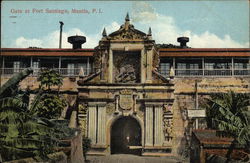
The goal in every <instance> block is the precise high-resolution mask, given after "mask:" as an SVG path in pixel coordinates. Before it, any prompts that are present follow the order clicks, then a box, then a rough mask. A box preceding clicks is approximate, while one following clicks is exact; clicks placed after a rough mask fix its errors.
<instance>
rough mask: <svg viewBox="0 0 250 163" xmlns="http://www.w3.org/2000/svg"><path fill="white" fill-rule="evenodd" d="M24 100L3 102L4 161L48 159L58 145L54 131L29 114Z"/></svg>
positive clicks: (0, 123) (0, 148)
mask: <svg viewBox="0 0 250 163" xmlns="http://www.w3.org/2000/svg"><path fill="white" fill-rule="evenodd" d="M25 96H26V94H17V95H16V96H12V97H5V98H2V99H1V100H0V153H1V155H2V158H3V160H5V161H6V160H13V159H18V158H22V157H32V156H35V155H37V156H40V157H43V158H45V157H46V154H48V153H50V152H51V149H52V148H51V147H52V146H51V145H53V144H55V143H56V141H54V140H53V139H51V135H50V133H51V129H50V128H49V127H48V126H46V125H45V124H42V123H39V122H38V121H37V120H36V119H34V118H33V117H32V116H31V115H30V114H29V110H28V109H27V106H28V103H27V101H26V100H24V99H25V98H26V97H25Z"/></svg>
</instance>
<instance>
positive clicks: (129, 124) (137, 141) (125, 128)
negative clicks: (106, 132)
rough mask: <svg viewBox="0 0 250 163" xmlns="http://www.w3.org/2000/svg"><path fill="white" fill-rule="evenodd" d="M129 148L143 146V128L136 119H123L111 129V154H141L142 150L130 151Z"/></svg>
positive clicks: (116, 122) (117, 121)
mask: <svg viewBox="0 0 250 163" xmlns="http://www.w3.org/2000/svg"><path fill="white" fill-rule="evenodd" d="M129 146H130V147H131V146H141V127H140V124H139V123H138V122H137V120H136V119H134V118H132V117H122V118H119V119H118V120H116V121H115V123H114V124H113V126H112V129H111V154H118V153H123V154H136V155H140V154H141V149H130V148H129Z"/></svg>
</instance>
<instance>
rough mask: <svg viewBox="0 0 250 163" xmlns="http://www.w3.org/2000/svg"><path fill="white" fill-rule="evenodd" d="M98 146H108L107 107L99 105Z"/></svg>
mask: <svg viewBox="0 0 250 163" xmlns="http://www.w3.org/2000/svg"><path fill="white" fill-rule="evenodd" d="M97 131H98V134H97V144H99V145H106V105H105V104H103V105H98V130H97Z"/></svg>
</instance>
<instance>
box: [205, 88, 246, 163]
mask: <svg viewBox="0 0 250 163" xmlns="http://www.w3.org/2000/svg"><path fill="white" fill-rule="evenodd" d="M249 106H250V95H249V94H237V93H234V92H232V91H230V92H228V93H219V94H214V95H212V96H211V98H209V99H207V105H206V107H207V108H206V109H207V124H208V127H210V128H212V129H216V130H219V131H220V132H221V133H222V134H223V135H228V136H231V137H233V138H234V141H233V142H232V143H231V146H230V148H229V151H228V153H227V155H226V157H227V158H228V159H227V162H228V161H229V160H230V155H231V153H232V151H233V148H234V147H235V145H236V144H237V143H240V144H242V145H245V146H246V147H248V146H249V144H250V125H249V122H250V116H249V115H250V110H248V107H249Z"/></svg>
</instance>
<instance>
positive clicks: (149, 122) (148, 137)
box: [145, 105, 154, 146]
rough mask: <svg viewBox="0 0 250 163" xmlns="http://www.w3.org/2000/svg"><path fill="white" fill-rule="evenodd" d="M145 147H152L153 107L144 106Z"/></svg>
mask: <svg viewBox="0 0 250 163" xmlns="http://www.w3.org/2000/svg"><path fill="white" fill-rule="evenodd" d="M145 110H146V129H145V130H146V132H145V146H153V124H154V122H153V116H154V115H153V106H152V105H151V106H146V109H145Z"/></svg>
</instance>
